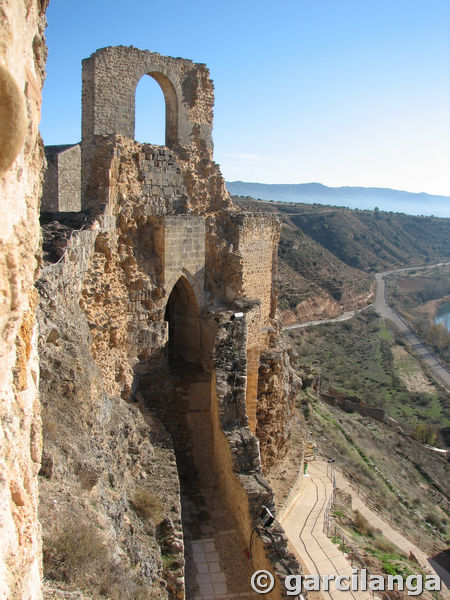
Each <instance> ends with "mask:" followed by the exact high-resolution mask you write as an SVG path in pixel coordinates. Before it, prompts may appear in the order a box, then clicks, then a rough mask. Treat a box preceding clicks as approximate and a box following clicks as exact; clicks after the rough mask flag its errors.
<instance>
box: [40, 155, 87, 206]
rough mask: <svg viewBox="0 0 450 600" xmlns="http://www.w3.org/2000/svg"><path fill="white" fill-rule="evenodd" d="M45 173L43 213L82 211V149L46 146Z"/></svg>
mask: <svg viewBox="0 0 450 600" xmlns="http://www.w3.org/2000/svg"><path fill="white" fill-rule="evenodd" d="M45 158H46V159H47V169H46V171H45V176H44V183H43V188H42V203H41V210H42V211H54V212H59V211H61V212H62V211H65V212H70V211H80V210H81V147H80V144H75V145H70V146H46V147H45Z"/></svg>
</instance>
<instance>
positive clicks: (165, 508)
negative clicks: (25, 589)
mask: <svg viewBox="0 0 450 600" xmlns="http://www.w3.org/2000/svg"><path fill="white" fill-rule="evenodd" d="M83 236H84V237H88V238H89V237H93V236H92V234H91V233H90V232H82V233H81V234H80V235H79V237H80V238H83ZM80 242H81V239H80ZM86 242H89V240H86ZM86 245H87V244H86ZM85 267H86V263H85V262H84V261H83V245H82V244H81V243H80V244H79V245H78V246H76V250H75V251H74V252H73V254H72V260H71V261H70V262H69V263H68V264H59V265H50V266H47V267H46V268H44V271H43V274H42V277H41V278H40V280H39V282H38V289H39V292H40V295H41V300H40V310H39V332H40V336H39V346H40V364H41V385H40V396H41V403H42V419H43V429H44V436H45V438H44V440H45V444H44V454H43V459H42V466H41V471H40V495H41V504H40V519H41V521H42V522H43V523H44V524H45V527H44V567H45V574H46V576H47V578H48V579H49V581H50V580H51V581H52V582H53V583H52V585H51V586H49V588H50V589H47V595H49V596H50V595H51V594H50V592H52V593H55V589H56V590H58V589H61V590H76V589H81V590H84V593H86V590H88V592H89V594H90V595H91V596H92V597H94V598H95V597H98V596H108V597H109V598H123V590H124V589H127V591H128V594H129V597H131V598H143V597H146V598H147V597H154V598H167V597H172V598H175V597H176V595H177V593H178V592H179V591H180V589H181V590H182V587H183V586H182V584H181V588H180V583H179V582H178V583H177V577H178V576H179V575H182V574H183V565H184V558H183V542H182V533H181V507H180V499H179V485H178V477H177V470H176V464H175V457H174V452H173V448H172V443H171V439H170V437H169V436H168V434H167V432H166V431H165V429H164V428H163V426H162V425H161V424H160V423H159V422H158V420H157V419H156V418H155V417H154V416H152V415H150V414H149V413H148V412H147V411H145V410H144V409H142V407H140V406H139V405H138V404H136V403H127V402H124V401H123V400H122V398H121V397H120V395H119V394H116V395H114V390H112V391H110V392H111V393H108V386H107V385H105V382H104V379H103V378H102V375H101V373H100V371H99V368H98V366H97V364H96V362H95V360H94V358H93V356H92V350H91V348H92V335H91V332H90V328H89V321H88V318H87V317H86V314H85V313H84V312H83V310H82V309H81V308H80V306H79V304H80V297H81V296H80V292H81V286H80V282H81V281H82V273H83V269H84V268H85ZM169 562H170V565H169V564H168V563H169ZM169 566H170V568H169ZM181 581H182V580H181Z"/></svg>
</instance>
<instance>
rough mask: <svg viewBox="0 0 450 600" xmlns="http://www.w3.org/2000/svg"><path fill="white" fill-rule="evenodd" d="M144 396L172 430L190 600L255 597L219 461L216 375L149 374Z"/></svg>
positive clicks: (180, 370) (181, 370)
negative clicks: (213, 407) (214, 425)
mask: <svg viewBox="0 0 450 600" xmlns="http://www.w3.org/2000/svg"><path fill="white" fill-rule="evenodd" d="M139 388H140V394H141V395H142V397H143V398H144V399H145V400H146V402H147V403H148V405H149V407H151V408H152V409H153V410H155V412H156V413H157V414H158V416H159V418H160V419H161V420H162V421H163V423H164V424H165V426H166V428H167V429H168V431H169V432H170V434H171V436H172V439H173V442H174V448H175V453H176V459H177V468H178V474H179V478H180V487H181V505H182V521H183V534H184V542H185V560H186V567H185V574H186V600H234V599H239V600H251V599H255V598H259V597H260V596H259V595H257V594H256V593H254V592H253V591H252V589H251V587H250V579H251V575H252V573H253V569H252V568H251V564H250V563H249V561H248V559H247V556H246V554H245V552H244V550H245V549H244V547H243V546H242V543H241V541H240V538H239V536H238V533H237V531H236V529H235V527H234V524H233V521H232V519H231V516H230V514H229V512H228V509H227V507H226V504H225V500H224V498H223V495H222V493H221V491H220V487H219V484H218V475H217V472H216V469H215V465H214V464H213V452H212V433H211V421H210V419H211V417H210V403H211V392H210V375H208V374H207V373H205V372H203V371H202V370H200V369H196V368H193V367H189V366H187V365H185V366H178V367H177V368H168V369H167V370H164V369H162V370H161V372H160V373H158V372H157V371H155V372H154V373H153V372H152V373H151V374H148V375H145V376H143V377H142V378H141V381H140V386H139Z"/></svg>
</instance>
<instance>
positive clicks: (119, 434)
mask: <svg viewBox="0 0 450 600" xmlns="http://www.w3.org/2000/svg"><path fill="white" fill-rule="evenodd" d="M146 75H149V76H151V77H153V78H154V79H155V80H156V81H157V82H158V84H159V85H160V87H161V90H162V92H163V94H164V98H165V104H166V145H165V146H155V145H151V144H142V143H138V142H136V141H135V140H134V98H135V90H136V86H137V84H138V82H139V80H140V78H141V77H143V76H146ZM213 102H214V93H213V84H212V81H211V79H210V77H209V72H208V69H207V68H206V66H205V65H203V64H195V63H193V62H191V61H189V60H185V59H180V58H176V59H175V58H171V57H164V56H161V55H159V54H156V53H153V52H149V51H143V50H138V49H136V48H134V47H110V48H103V49H101V50H97V52H95V53H94V54H93V55H92V56H91V57H90V58H88V59H86V60H84V61H83V93H82V109H83V110H82V140H81V144H80V145H73V146H70V147H67V146H64V147H61V148H58V147H52V148H51V149H48V150H47V157H48V171H47V175H46V179H45V184H44V195H43V202H42V209H43V213H42V219H41V223H42V227H43V241H44V261H43V264H42V266H41V271H40V278H39V280H38V282H37V284H36V287H37V289H38V291H39V295H40V306H39V309H38V320H39V360H40V365H41V367H40V371H41V375H40V392H39V393H40V402H41V405H42V418H43V423H44V449H43V457H42V461H41V466H40V494H41V508H40V519H41V522H42V526H43V536H44V560H47V570H48V571H49V572H50V577H54V578H55V580H57V579H58V577H59V575H60V571H58V569H60V568H61V565H60V562H59V563H58V562H57V561H55V560H54V562H52V557H54V555H55V553H57V552H58V551H60V550H59V549H60V546H58V543H59V542H61V532H63V535H64V536H65V537H66V538H67V537H70V535H74V530H73V529H71V523H70V520H71V518H72V520H75V521H77V523H78V526H77V532H76V533H77V535H79V534H80V531H82V530H83V523H84V522H86V523H90V525H91V526H90V529H92V528H93V529H98V531H101V532H103V533H102V535H104V536H105V539H108V543H109V544H110V546H111V548H115V549H116V550H115V555H116V556H118V557H120V558H119V559H117V558H116V559H114V560H113V558H112V554H111V556H110V555H108V556H106V554H105V558H104V563H105V564H106V563H107V561H108V560H110V559H111V564H114V565H115V567H114V577H113V575H112V573H113V570H111V572H110V573H109V576H108V577H109V579H108V580H109V582H110V585H113V584H112V583H111V581H113V580H114V581H113V583H114V582H116V583H117V586H116V588H114V589H121V586H122V588H123V586H124V585H126V586H127V587H128V588H129V589H132V590H135V592H132V593H133V594H134V595H132V596H130V597H135V598H138V597H144V596H139V595H138V591H139V590H138V587H139V585H142V582H144V587H145V585H146V586H148V587H147V588H146V589H148V593H150V591H151V590H157V591H155V592H154V593H155V594H159V595H156V596H154V597H161V598H177V599H180V600H181V599H182V598H184V597H186V598H194V597H196V595H198V594H199V593H202V592H201V586H202V585H205V583H204V582H202V578H201V577H199V573H198V572H197V571H196V564H197V562H196V556H197V559H198V555H199V554H200V553H201V552H205V553H206V554H208V553H209V555H210V556H212V557H213V558H212V559H211V560H213V562H215V563H218V565H219V571H220V573H219V575H220V577H216V579H214V581H213V580H211V581H209V582H207V583H206V585H211V586H213V588H211V589H213V591H214V593H215V594H216V597H217V598H220V597H227V596H226V594H230V593H238V594H239V593H245V591H248V593H249V596H248V597H251V596H250V587H249V578H248V574H249V573H252V572H253V571H254V570H256V569H258V568H264V569H268V570H270V571H272V572H274V573H277V574H279V576H280V577H284V576H285V575H286V574H287V572H289V571H292V572H299V567H298V565H297V563H296V561H295V559H294V557H293V556H292V555H291V554H290V553H289V551H288V550H287V544H286V539H285V537H284V534H283V531H282V529H281V527H280V526H279V525H278V524H275V526H274V527H273V528H272V530H271V532H267V531H266V530H265V529H264V527H262V526H261V525H260V523H259V516H260V514H261V511H262V509H263V507H264V506H266V507H268V508H269V509H273V497H272V496H273V495H272V491H271V489H270V487H269V485H268V484H267V482H266V480H265V479H264V474H263V473H264V469H265V468H267V467H269V466H271V465H273V464H274V463H275V462H276V461H277V459H279V458H280V457H281V456H283V454H284V452H285V450H286V443H287V440H288V437H289V419H290V416H291V412H292V403H293V398H294V395H295V390H296V387H297V386H298V382H297V380H296V376H295V375H294V373H293V371H292V369H291V368H290V364H289V357H288V354H287V351H286V350H285V349H284V348H283V346H282V345H280V331H279V324H278V321H277V318H276V256H277V244H278V240H279V233H280V225H279V223H278V221H277V220H276V219H275V218H274V217H273V216H271V215H267V214H264V213H248V212H244V211H242V210H241V209H239V208H238V207H236V206H235V205H233V203H232V202H231V199H230V197H229V194H228V193H227V191H226V188H225V182H224V180H223V177H222V175H221V173H220V170H219V167H218V165H216V164H215V163H214V162H213V144H212V125H213ZM78 165H81V170H80V169H79V168H78ZM11 185H12V184H11ZM36 208H37V207H36V205H35V209H36ZM35 212H36V213H37V211H36V210H35ZM34 218H36V216H34ZM35 242H36V238H35ZM28 287H30V284H28ZM30 289H31V288H30ZM35 306H36V304H33V307H34V309H35ZM33 307H32V308H33ZM26 314H28V313H26V311H25V312H24V315H26ZM30 314H31V316H30V317H29V320H30V331H36V330H35V329H33V324H32V320H33V312H31V313H30ZM24 318H25V317H24ZM27 318H28V317H27ZM27 322H28V321H27ZM17 323H18V326H17V327H19V325H20V319H19V320H18V321H17ZM23 327H24V326H23V325H22V329H20V331H24V329H23ZM17 335H19V336H20V335H21V334H20V332H19V333H18V334H17ZM34 335H35V334H34ZM30 356H31V355H30ZM33 356H34V357H35V358H34V359H33V360H35V359H37V355H36V352H35V353H34V355H33ZM29 360H31V359H29ZM31 368H32V366H31V363H30V366H29V367H28V369H31ZM11 373H13V374H15V371H14V370H13V368H12V369H11ZM30 377H31V379H33V377H32V373H31V374H30ZM34 380H35V381H36V377H35V378H34ZM30 381H31V380H30ZM24 385H25V386H26V384H24ZM28 385H30V382H29V384H28ZM33 385H36V384H35V383H34V384H33ZM24 389H25V388H24ZM29 393H30V394H31V395H30V401H29V405H30V407H29V411H32V410H34V412H32V414H33V418H34V419H37V420H38V421H39V416H38V415H39V411H38V410H37V409H36V406H35V405H36V400H37V393H35V392H29ZM33 394H34V395H33ZM32 407H34V408H33V409H32ZM35 435H36V434H35ZM35 455H36V456H34V457H33V459H32V460H33V461H34V463H33V464H39V461H40V449H37V450H36V452H35ZM33 469H34V471H36V468H35V467H33ZM7 478H8V480H11V481H13V480H12V479H11V477H10V473H7ZM16 479H17V483H11V484H10V486H9V487H10V488H11V490H13V491H11V492H10V493H11V497H12V498H13V500H14V498H15V497H16V496H17V494H16V496H14V493H15V492H14V490H15V489H16V487H17V489H22V488H21V487H20V486H21V485H22V480H23V475H21V474H20V473H19V474H18V475H17V478H16ZM14 481H16V480H14ZM29 481H31V482H32V484H31V485H32V488H31V489H33V490H36V473H34V479H33V475H32V476H31V479H30V478H29ZM11 486H12V487H11ZM14 486H15V487H14ZM5 493H6V492H5ZM33 493H34V492H33ZM25 495H26V494H25ZM150 495H152V496H151V497H152V498H153V500H152V502H153V504H152V507H153V508H152V511H150V513H149V514H150V516H148V515H147V516H145V514H144V513H145V511H146V510H147V509H146V508H145V507H143V500H142V498H144V497H145V498H147V505H148V504H149V501H148V498H150ZM8 501H9V500H8ZM27 503H28V498H25V500H24V504H20V502H19V503H18V504H17V503H16V506H18V507H20V506H27ZM157 504H158V506H159V508H158V511H159V512H160V513H161V515H160V516H157V515H156V512H158V511H157V510H156V508H155V506H156V505H157ZM31 508H32V511H31V514H32V515H34V517H33V516H32V521H33V523H34V525H33V527H34V528H35V529H34V532H35V533H34V538H33V540H34V541H33V542H32V543H33V544H34V547H36V544H38V545H39V527H38V525H37V519H36V518H35V517H36V515H35V510H36V502H35V501H34V500H33V501H32V503H31ZM20 510H21V509H20V508H14V510H13V511H12V512H11V515H12V516H11V519H14V518H15V517H14V515H15V514H16V512H17V511H19V512H20ZM148 510H150V509H148ZM33 511H34V512H33ZM69 515H70V517H69ZM147 517H148V518H147ZM146 519H147V521H146ZM146 523H147V524H146ZM148 523H150V525H149V524H148ZM58 535H59V536H60V537H59V538H58ZM87 535H88V533H87V532H86V536H87ZM89 535H92V531H91V532H90V533H89ZM99 535H100V534H99ZM77 539H78V538H77ZM89 539H90V538H89ZM58 540H59V542H58ZM22 545H23V547H24V548H26V547H28V550H27V551H29V550H30V548H31V546H27V543H26V542H24V541H23V540H22ZM90 545H91V546H92V545H93V542H92V540H91V542H90ZM205 548H207V549H208V551H206V550H205ZM230 549H233V553H234V554H233V556H230ZM102 551H104V552H106V550H102ZM52 552H53V554H52ZM35 556H36V557H38V558H37V560H38V561H39V552H38V551H36V552H35ZM164 556H166V557H167V556H170V564H168V562H167V561H168V559H167V558H166V563H164V560H163V557H164ZM16 558H17V555H16ZM17 560H19V558H17ZM114 561H115V562H114ZM117 561H119V563H120V566H117V564H118V563H117ZM233 561H234V564H233ZM12 562H14V561H12V560H11V558H8V557H6V559H5V562H4V564H5V565H9V564H12ZM91 563H92V564H93V559H92V561H91ZM237 565H239V569H237ZM6 568H8V569H10V567H8V566H7V567H6ZM233 568H234V570H240V571H241V575H242V577H241V579H240V576H238V575H236V576H235V577H234V576H233ZM10 571H11V569H10ZM22 571H23V572H22V575H21V576H20V577H18V576H17V575H14V576H12V577H13V579H14V581H15V583H14V584H8V585H9V587H6V588H5V590H6V593H7V594H8V597H10V598H11V599H14V600H16V599H18V598H39V597H40V588H39V589H38V587H39V586H37V583H36V581H37V580H36V576H35V575H31V574H30V573H31V571H30V570H28V572H26V571H25V570H22ZM130 573H132V576H131V575H130ZM33 577H34V579H33ZM127 577H128V579H127ZM131 577H134V579H132V578H131ZM114 578H115V579H114ZM116 580H117V581H116ZM30 581H31V582H32V583H31V584H30ZM138 581H139V582H140V583H139V585H138V583H137V582H138ZM244 581H245V585H244ZM30 585H31V588H32V591H29V592H27V591H26V589H28V588H27V586H30ZM105 585H106V583H105ZM114 585H115V583H114ZM133 586H134V587H133ZM214 586H215V587H214ZM233 586H234V587H233ZM199 590H200V591H199ZM44 591H45V590H44ZM110 593H111V594H112V592H110ZM117 593H119V595H118V596H117V597H121V596H120V592H117ZM221 594H222V595H221ZM224 594H225V595H224ZM284 594H285V592H284V590H283V589H282V586H281V585H280V582H279V581H277V582H276V585H275V588H274V590H273V591H272V592H271V593H270V594H268V595H267V597H269V598H281V597H284ZM145 597H153V596H150V595H149V596H145ZM242 597H244V596H242Z"/></svg>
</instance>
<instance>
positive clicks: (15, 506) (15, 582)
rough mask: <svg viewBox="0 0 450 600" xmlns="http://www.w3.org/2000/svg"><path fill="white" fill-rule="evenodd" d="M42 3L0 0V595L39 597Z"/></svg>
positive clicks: (13, 598) (21, 599)
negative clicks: (37, 321) (38, 282)
mask: <svg viewBox="0 0 450 600" xmlns="http://www.w3.org/2000/svg"><path fill="white" fill-rule="evenodd" d="M46 4H47V3H46V2H45V1H42V2H38V1H37V0H36V1H34V0H27V1H22V0H1V2H0V204H1V214H2V226H1V231H0V257H1V259H0V338H1V339H0V363H1V369H0V523H1V529H0V596H1V597H2V598H8V599H9V600H28V599H31V598H33V599H34V598H36V599H37V598H40V596H41V592H40V580H41V541H40V527H39V523H38V520H37V505H38V503H37V472H38V470H39V464H40V459H41V424H40V409H39V400H38V392H37V388H38V383H39V367H38V361H37V349H36V325H35V312H36V305H37V294H36V291H35V289H34V286H33V284H34V281H35V278H36V273H37V269H38V266H39V264H38V259H37V257H38V256H39V236H40V230H39V221H38V213H39V199H40V194H41V177H42V172H43V166H44V153H43V148H42V144H41V140H40V136H39V132H38V126H39V120H40V109H41V88H42V83H43V78H44V70H45V58H46V46H45V41H44V28H45V24H46V21H45V8H46Z"/></svg>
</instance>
